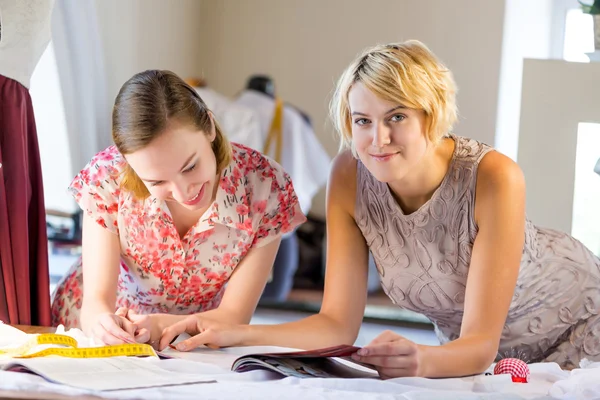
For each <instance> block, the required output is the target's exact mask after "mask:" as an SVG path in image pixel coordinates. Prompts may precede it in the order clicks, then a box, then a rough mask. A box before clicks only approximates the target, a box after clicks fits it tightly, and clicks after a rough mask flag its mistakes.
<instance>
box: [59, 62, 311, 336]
mask: <svg viewBox="0 0 600 400" xmlns="http://www.w3.org/2000/svg"><path fill="white" fill-rule="evenodd" d="M113 139H114V142H115V145H114V146H111V147H109V148H108V149H106V150H104V151H102V152H100V153H98V154H97V155H96V156H95V157H94V158H93V159H92V160H91V162H90V163H89V164H88V165H87V166H86V167H85V168H84V169H83V170H82V171H81V172H80V173H79V174H78V175H77V176H76V177H75V179H74V180H73V182H72V184H71V186H70V191H71V192H72V194H73V196H74V197H75V200H76V201H77V202H78V204H79V205H80V206H81V208H82V209H83V210H84V211H85V216H84V221H83V254H82V258H81V259H80V260H79V261H78V262H77V263H75V264H74V265H73V267H72V268H71V270H70V271H69V272H68V273H67V274H66V275H65V277H64V278H63V280H62V281H61V282H60V283H59V285H58V287H57V289H56V291H55V293H54V296H53V302H52V317H53V323H54V324H55V325H56V324H63V325H65V327H67V328H73V327H81V328H83V330H84V331H85V332H86V333H87V334H88V335H89V336H91V337H93V338H94V339H96V340H98V341H100V342H103V343H107V344H118V343H123V342H132V341H138V342H149V343H151V344H158V342H157V340H158V339H159V338H160V335H161V333H162V330H163V329H164V328H165V327H166V326H170V325H172V324H174V323H176V322H177V321H179V319H181V318H183V317H182V316H185V315H189V314H197V315H199V316H202V317H206V318H210V319H211V320H215V321H221V322H225V323H236V324H247V323H248V322H249V321H250V318H251V316H252V314H253V312H254V310H255V308H256V304H257V302H258V300H259V298H260V295H261V293H262V291H263V289H264V287H265V284H266V282H267V279H268V277H269V274H270V271H271V268H272V267H273V262H274V259H275V255H276V253H277V249H278V247H279V243H280V241H281V236H282V235H283V234H284V233H286V232H290V231H292V230H293V229H294V228H295V227H296V226H297V225H298V224H300V223H302V222H303V221H304V220H305V217H304V215H303V214H302V211H301V210H300V206H299V205H298V199H297V196H296V194H295V192H294V188H293V185H292V182H291V180H290V178H289V176H288V175H287V174H286V173H285V172H284V171H283V169H282V168H281V166H279V165H278V164H277V163H275V162H274V161H272V160H270V159H268V158H266V157H264V156H262V155H261V154H260V153H258V152H256V151H254V150H251V149H249V148H247V147H244V146H241V145H238V144H230V143H229V142H228V141H227V138H226V137H225V135H224V134H223V133H222V132H221V129H220V128H219V125H218V123H217V121H216V120H215V119H214V115H213V114H212V112H211V111H210V110H209V109H208V108H207V107H206V105H205V103H204V101H202V99H201V98H200V96H199V95H198V94H197V93H196V91H195V90H193V89H192V88H191V87H190V86H188V85H187V84H186V83H185V82H184V81H183V80H182V79H181V78H179V77H178V76H177V75H175V74H173V73H172V72H169V71H157V70H150V71H145V72H141V73H139V74H136V75H135V76H133V77H132V78H131V79H130V80H128V81H127V82H126V83H125V84H124V85H123V87H122V88H121V91H120V92H119V94H118V96H117V99H116V102H115V106H114V110H113Z"/></svg>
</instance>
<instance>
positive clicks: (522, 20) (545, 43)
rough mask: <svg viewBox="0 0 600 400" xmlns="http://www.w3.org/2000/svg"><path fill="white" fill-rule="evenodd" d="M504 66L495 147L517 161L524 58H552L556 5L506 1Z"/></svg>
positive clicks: (535, 0) (542, 1)
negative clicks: (553, 21)
mask: <svg viewBox="0 0 600 400" xmlns="http://www.w3.org/2000/svg"><path fill="white" fill-rule="evenodd" d="M505 1H506V9H505V15H504V32H503V40H502V64H501V69H500V71H501V72H500V89H499V94H498V96H499V98H498V109H497V119H496V137H495V141H494V143H490V144H494V146H495V147H496V149H498V150H499V151H500V152H502V153H504V154H506V155H507V156H509V157H511V158H512V159H513V160H516V159H517V150H518V142H519V117H520V112H521V77H522V73H523V59H524V58H540V59H546V58H550V55H551V49H552V47H551V38H552V29H551V28H552V17H553V7H554V5H553V1H555V0H527V1H523V0H505Z"/></svg>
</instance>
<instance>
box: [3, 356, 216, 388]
mask: <svg viewBox="0 0 600 400" xmlns="http://www.w3.org/2000/svg"><path fill="white" fill-rule="evenodd" d="M2 369H3V370H6V371H14V372H32V373H34V374H36V375H39V376H41V377H42V378H44V379H46V380H48V381H50V382H54V383H59V384H63V385H68V386H72V387H76V388H81V389H89V390H120V389H137V388H147V387H156V386H171V385H181V384H187V383H203V382H214V380H213V379H209V378H204V377H202V376H198V375H192V374H189V375H188V374H181V373H175V372H171V371H167V370H165V369H162V368H160V367H158V366H157V365H156V364H153V363H152V362H150V361H148V360H146V359H141V358H136V357H107V358H82V359H73V358H64V357H41V358H28V359H13V360H12V361H11V362H9V363H7V364H4V365H3V366H2Z"/></svg>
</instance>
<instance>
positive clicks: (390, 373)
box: [377, 368, 415, 379]
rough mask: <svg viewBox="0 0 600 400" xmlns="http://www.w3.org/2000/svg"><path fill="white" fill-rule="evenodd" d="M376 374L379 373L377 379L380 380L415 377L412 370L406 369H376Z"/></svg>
mask: <svg viewBox="0 0 600 400" xmlns="http://www.w3.org/2000/svg"><path fill="white" fill-rule="evenodd" d="M377 372H378V373H379V377H380V378H381V379H394V378H403V377H408V376H415V373H414V371H413V370H411V369H406V368H378V369H377Z"/></svg>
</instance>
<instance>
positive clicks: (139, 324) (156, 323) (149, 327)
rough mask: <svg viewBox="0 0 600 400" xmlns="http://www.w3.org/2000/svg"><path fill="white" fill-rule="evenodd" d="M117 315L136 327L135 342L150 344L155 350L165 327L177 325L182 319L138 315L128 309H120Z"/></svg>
mask: <svg viewBox="0 0 600 400" xmlns="http://www.w3.org/2000/svg"><path fill="white" fill-rule="evenodd" d="M116 314H117V315H119V316H122V317H125V318H127V320H128V321H129V322H131V323H133V324H134V325H135V327H136V331H135V341H136V342H138V343H148V344H150V345H151V346H152V347H154V348H155V349H156V348H158V342H159V340H160V337H161V335H162V331H163V329H164V328H165V327H167V326H170V325H172V324H174V323H176V322H177V321H178V320H179V319H180V318H181V317H179V316H177V315H169V314H138V313H136V312H135V311H133V310H131V309H127V308H123V307H122V308H119V309H118V310H117V312H116Z"/></svg>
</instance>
